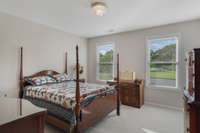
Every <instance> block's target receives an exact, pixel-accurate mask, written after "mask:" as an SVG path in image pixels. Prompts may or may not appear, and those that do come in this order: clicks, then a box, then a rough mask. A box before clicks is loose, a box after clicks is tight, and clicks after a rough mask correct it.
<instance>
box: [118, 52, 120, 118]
mask: <svg viewBox="0 0 200 133" xmlns="http://www.w3.org/2000/svg"><path fill="white" fill-rule="evenodd" d="M117 115H118V116H120V87H119V54H117Z"/></svg>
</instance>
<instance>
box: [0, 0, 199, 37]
mask: <svg viewBox="0 0 200 133" xmlns="http://www.w3.org/2000/svg"><path fill="white" fill-rule="evenodd" d="M104 1H106V3H107V6H108V13H107V14H106V15H105V16H103V17H98V16H95V15H94V14H93V12H92V9H91V8H90V2H91V0H0V11H2V12H6V13H8V14H11V15H15V16H18V17H22V18H25V19H28V20H31V21H34V22H37V23H41V24H45V25H48V26H51V27H54V28H57V29H60V30H63V31H66V32H68V33H72V34H76V35H79V36H83V37H95V36H101V35H106V34H111V33H117V32H123V31H130V30H136V29H141V28H147V27H153V26H158V25H164V24H170V23H175V22H181V21H185V20H190V19H196V18H199V17H200V0H104ZM113 30H114V32H113ZM111 31H112V32H111Z"/></svg>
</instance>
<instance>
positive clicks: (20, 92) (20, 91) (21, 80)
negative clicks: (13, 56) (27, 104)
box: [19, 47, 24, 98]
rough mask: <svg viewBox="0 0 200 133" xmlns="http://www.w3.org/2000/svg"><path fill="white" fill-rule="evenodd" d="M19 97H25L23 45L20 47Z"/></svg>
mask: <svg viewBox="0 0 200 133" xmlns="http://www.w3.org/2000/svg"><path fill="white" fill-rule="evenodd" d="M19 87H20V88H19V98H22V97H23V87H24V85H23V47H21V48H20V77H19Z"/></svg>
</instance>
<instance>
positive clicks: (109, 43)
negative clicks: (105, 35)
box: [96, 42, 115, 83]
mask: <svg viewBox="0 0 200 133" xmlns="http://www.w3.org/2000/svg"><path fill="white" fill-rule="evenodd" d="M104 45H105V46H106V45H112V47H113V62H112V64H113V72H112V79H111V80H101V79H99V64H100V62H99V52H98V47H100V46H104ZM114 75H115V43H114V42H104V43H99V44H96V80H97V81H98V82H104V83H105V82H107V81H113V80H114Z"/></svg>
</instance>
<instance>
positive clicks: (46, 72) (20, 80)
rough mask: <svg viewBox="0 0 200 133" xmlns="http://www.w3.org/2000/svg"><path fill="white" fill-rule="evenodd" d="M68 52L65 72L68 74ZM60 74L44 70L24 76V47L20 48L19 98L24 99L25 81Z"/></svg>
mask: <svg viewBox="0 0 200 133" xmlns="http://www.w3.org/2000/svg"><path fill="white" fill-rule="evenodd" d="M67 56H68V55H67V52H66V53H65V70H64V72H65V73H66V74H67V72H68V71H67ZM56 74H59V72H56V71H54V70H42V71H40V72H37V73H35V74H33V75H30V76H24V75H23V47H20V75H19V76H20V77H19V87H20V88H19V98H22V96H23V88H24V79H26V78H33V77H38V76H47V75H56Z"/></svg>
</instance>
